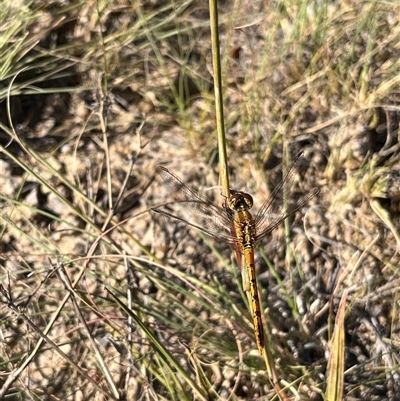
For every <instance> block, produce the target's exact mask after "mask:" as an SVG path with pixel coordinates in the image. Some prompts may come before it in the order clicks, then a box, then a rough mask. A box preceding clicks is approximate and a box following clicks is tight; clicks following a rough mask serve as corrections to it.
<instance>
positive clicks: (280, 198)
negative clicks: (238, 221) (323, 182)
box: [254, 153, 319, 241]
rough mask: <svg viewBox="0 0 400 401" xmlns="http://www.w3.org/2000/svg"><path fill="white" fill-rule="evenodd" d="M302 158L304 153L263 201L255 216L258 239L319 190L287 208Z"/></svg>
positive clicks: (313, 191)
mask: <svg viewBox="0 0 400 401" xmlns="http://www.w3.org/2000/svg"><path fill="white" fill-rule="evenodd" d="M300 160H302V153H300V154H299V155H298V156H297V158H296V159H295V161H294V163H293V165H292V166H291V167H290V169H289V171H288V172H287V173H286V175H285V176H284V177H283V179H282V181H281V182H280V183H279V184H278V185H277V186H276V187H275V188H274V190H273V191H272V193H271V195H270V196H269V198H268V199H267V200H266V201H265V202H264V203H263V205H262V206H261V208H260V210H259V212H258V213H257V215H256V216H255V218H254V224H255V227H256V231H257V237H256V239H257V241H259V240H260V239H262V238H264V237H265V236H266V235H268V234H269V233H270V232H271V231H273V230H274V229H275V228H276V227H277V226H278V225H279V224H280V223H281V222H282V221H283V220H284V219H285V218H286V217H288V216H290V215H292V214H293V213H295V212H296V211H297V210H299V209H300V208H302V207H303V206H304V205H305V204H306V203H307V202H308V201H309V200H310V199H311V198H313V197H314V196H315V195H316V194H317V193H318V192H319V190H318V189H314V190H312V191H311V192H309V193H308V194H306V195H304V196H302V197H301V198H300V199H299V200H298V201H297V202H296V203H295V204H294V205H292V206H290V205H289V206H288V208H287V209H285V207H284V204H285V201H286V200H287V199H289V190H290V188H291V186H292V184H293V181H294V177H295V176H296V173H297V167H298V164H299V161H300Z"/></svg>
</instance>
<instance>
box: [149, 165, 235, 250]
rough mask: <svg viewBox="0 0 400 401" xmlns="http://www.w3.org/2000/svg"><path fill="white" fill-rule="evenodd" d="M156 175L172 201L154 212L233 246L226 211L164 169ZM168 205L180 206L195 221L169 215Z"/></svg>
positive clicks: (229, 217) (158, 170) (161, 168)
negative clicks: (165, 186) (160, 179)
mask: <svg viewBox="0 0 400 401" xmlns="http://www.w3.org/2000/svg"><path fill="white" fill-rule="evenodd" d="M157 173H158V175H159V176H160V177H161V178H162V179H163V180H164V182H165V183H166V184H167V186H168V188H169V194H170V196H171V198H172V199H173V200H172V201H171V202H169V203H167V204H164V205H163V206H160V207H157V208H154V209H153V210H154V211H156V212H158V213H161V214H163V215H165V216H167V217H169V218H173V219H176V220H179V221H182V222H183V223H185V224H188V225H190V226H192V227H194V228H197V229H198V230H200V231H203V232H204V233H206V234H208V235H210V236H212V237H214V238H217V239H220V240H223V241H224V242H227V243H229V244H231V245H234V243H235V239H234V238H232V236H231V235H230V234H229V227H230V224H231V221H232V220H231V219H232V216H231V215H230V214H229V213H228V212H227V210H226V209H224V208H223V207H219V206H217V205H215V204H214V203H212V202H211V201H209V200H207V199H205V198H203V197H201V196H200V195H199V194H198V192H196V191H195V190H193V189H191V188H189V187H188V186H187V185H186V184H185V183H184V182H183V181H182V180H181V179H180V178H179V177H177V176H176V175H174V174H173V173H171V172H170V171H169V170H168V169H166V168H165V167H162V166H159V167H158V168H157ZM168 204H170V205H179V206H182V208H183V209H185V210H187V211H189V213H190V214H191V215H192V216H193V218H194V220H195V221H194V222H190V221H188V220H186V219H184V218H183V217H180V216H177V215H175V214H172V213H170V212H169V211H168V210H167V209H166V207H167V206H168Z"/></svg>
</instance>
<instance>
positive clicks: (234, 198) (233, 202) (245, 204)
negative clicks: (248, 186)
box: [228, 190, 253, 212]
mask: <svg viewBox="0 0 400 401" xmlns="http://www.w3.org/2000/svg"><path fill="white" fill-rule="evenodd" d="M228 205H229V209H231V210H233V211H235V212H239V211H241V210H248V209H251V208H252V206H253V198H252V196H251V195H250V194H247V193H246V192H241V191H234V190H231V196H230V198H229V201H228Z"/></svg>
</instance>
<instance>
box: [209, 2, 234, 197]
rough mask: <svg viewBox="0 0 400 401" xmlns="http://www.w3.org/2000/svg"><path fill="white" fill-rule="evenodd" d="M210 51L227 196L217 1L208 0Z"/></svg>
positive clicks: (224, 193)
mask: <svg viewBox="0 0 400 401" xmlns="http://www.w3.org/2000/svg"><path fill="white" fill-rule="evenodd" d="M210 28H211V51H212V59H213V71H214V93H215V112H216V118H217V134H218V135H217V136H218V156H219V174H220V180H221V186H222V194H223V195H224V196H226V197H227V198H229V196H230V190H229V176H228V157H227V152H226V139H225V124H224V102H223V97H222V74H221V55H220V51H219V33H218V10H217V1H216V0H210Z"/></svg>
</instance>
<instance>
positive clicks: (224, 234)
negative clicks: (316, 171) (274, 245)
mask: <svg viewBox="0 0 400 401" xmlns="http://www.w3.org/2000/svg"><path fill="white" fill-rule="evenodd" d="M300 159H301V155H299V156H298V157H297V158H296V160H295V161H294V163H293V165H292V166H291V168H290V169H289V171H288V172H287V173H286V175H285V176H284V178H283V179H282V181H281V182H280V183H279V184H278V185H277V186H276V187H275V188H274V190H273V191H272V192H271V194H270V196H269V197H268V198H267V199H266V200H265V202H264V203H263V204H262V206H261V208H260V209H259V211H258V213H257V214H255V216H254V217H253V215H252V214H251V212H250V211H249V210H250V209H251V208H252V207H253V203H254V202H253V197H252V196H251V195H250V194H248V193H246V192H242V191H236V190H233V189H231V190H230V195H229V197H225V199H224V202H223V204H222V206H218V205H216V204H215V203H213V202H212V201H211V200H209V199H207V198H205V197H203V196H202V195H200V193H199V192H198V191H196V190H194V189H192V188H190V187H189V186H187V185H186V184H185V183H184V182H183V181H182V180H181V179H180V178H179V177H177V176H176V175H175V174H174V173H172V172H171V171H169V170H168V169H167V168H166V167H163V166H158V167H157V174H158V176H160V177H161V178H162V180H163V181H164V182H165V183H166V185H167V187H168V188H169V192H170V194H171V196H172V197H173V201H171V202H168V203H166V204H164V205H162V206H159V207H156V208H153V209H152V210H153V211H155V212H157V213H160V214H162V215H164V216H166V217H168V218H171V219H175V220H178V221H181V222H183V223H185V224H187V225H189V226H191V227H194V228H196V229H198V230H200V231H202V232H204V233H205V234H206V235H208V236H210V237H212V238H214V239H215V240H217V241H219V242H221V241H222V242H225V243H227V244H229V245H230V246H232V247H233V248H234V249H235V251H236V255H237V259H238V262H239V265H240V267H241V268H242V265H244V268H245V269H244V270H245V271H246V272H247V277H246V276H244V277H245V279H243V289H244V291H245V292H246V293H247V294H248V295H249V300H250V306H251V312H252V320H253V327H254V335H255V342H256V345H257V348H258V350H259V351H260V354H261V355H263V353H264V349H265V340H264V338H265V337H264V326H263V318H262V312H261V306H260V296H259V292H258V285H257V275H256V267H255V259H254V253H255V247H256V245H257V244H258V243H259V242H260V241H261V240H263V239H264V238H265V237H267V236H268V235H269V234H270V233H271V232H272V231H273V230H274V229H275V228H277V227H278V226H279V225H280V224H281V223H282V221H283V220H284V219H286V218H287V217H289V216H290V215H292V214H293V213H295V212H296V211H298V210H299V209H300V208H302V207H303V206H304V205H305V204H306V203H307V202H308V201H309V200H310V199H311V198H313V197H314V196H315V195H316V194H317V193H318V192H319V191H318V190H315V189H314V190H312V191H310V192H308V193H307V194H305V195H304V196H302V197H301V198H300V199H299V200H297V202H296V203H295V204H294V205H292V206H288V207H285V206H284V199H287V198H288V195H289V189H290V187H291V185H292V183H293V180H294V177H295V175H296V172H297V165H298V163H299V160H300ZM171 203H174V204H175V203H178V204H179V205H180V206H181V205H182V206H184V207H185V208H186V210H188V211H189V212H190V214H191V215H192V216H193V218H194V222H192V221H189V220H187V219H185V218H184V217H181V216H179V215H175V214H172V213H170V211H169V209H168V205H169V204H171Z"/></svg>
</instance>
